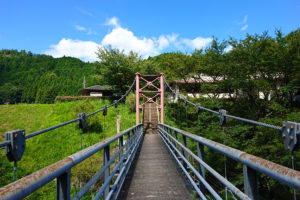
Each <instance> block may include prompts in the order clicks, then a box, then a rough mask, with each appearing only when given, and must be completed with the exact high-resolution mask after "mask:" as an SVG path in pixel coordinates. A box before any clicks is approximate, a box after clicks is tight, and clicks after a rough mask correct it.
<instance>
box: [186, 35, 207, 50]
mask: <svg viewBox="0 0 300 200" xmlns="http://www.w3.org/2000/svg"><path fill="white" fill-rule="evenodd" d="M211 41H212V38H203V37H196V38H195V39H193V40H191V39H182V43H183V44H185V45H186V46H188V47H189V48H191V49H203V48H205V47H206V46H207V45H208V44H209V43H211Z"/></svg>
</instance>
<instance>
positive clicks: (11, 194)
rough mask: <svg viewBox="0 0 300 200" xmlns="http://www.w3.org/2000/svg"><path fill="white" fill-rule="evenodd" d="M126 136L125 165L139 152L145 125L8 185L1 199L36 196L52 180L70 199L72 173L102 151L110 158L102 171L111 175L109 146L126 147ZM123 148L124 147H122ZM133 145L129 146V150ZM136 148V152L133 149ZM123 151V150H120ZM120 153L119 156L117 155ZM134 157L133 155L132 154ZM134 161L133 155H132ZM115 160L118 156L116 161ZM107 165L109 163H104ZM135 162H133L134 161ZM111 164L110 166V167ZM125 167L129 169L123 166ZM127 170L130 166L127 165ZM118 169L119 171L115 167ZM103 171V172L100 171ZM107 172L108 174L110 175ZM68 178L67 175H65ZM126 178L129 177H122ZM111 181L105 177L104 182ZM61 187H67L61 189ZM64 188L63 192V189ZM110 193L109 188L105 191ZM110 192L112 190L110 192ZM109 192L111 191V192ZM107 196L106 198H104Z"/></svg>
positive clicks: (62, 193)
mask: <svg viewBox="0 0 300 200" xmlns="http://www.w3.org/2000/svg"><path fill="white" fill-rule="evenodd" d="M131 132H132V134H133V135H132V136H134V137H131V136H130V133H131ZM126 134H127V137H129V138H127V140H128V142H127V143H126V145H127V151H126V153H125V154H124V155H123V154H122V151H121V154H122V156H123V157H122V158H123V159H121V160H120V161H119V163H121V162H123V160H124V158H125V156H128V154H129V152H130V153H135V152H136V149H137V148H138V147H139V144H140V141H141V139H142V136H143V134H142V124H139V125H136V126H133V127H131V128H129V129H127V130H125V131H123V132H121V133H119V134H117V135H115V136H112V137H110V138H107V139H105V140H103V141H101V142H99V143H97V144H94V145H92V146H90V147H88V148H86V149H83V150H82V151H79V152H77V153H75V154H73V155H70V156H68V157H66V158H64V159H62V160H60V161H58V162H56V163H54V164H52V165H49V166H47V167H45V168H43V169H41V170H39V171H37V172H34V173H32V174H30V175H28V176H26V177H24V178H21V179H19V180H17V181H15V182H13V183H11V184H9V185H6V186H4V187H2V188H0V199H21V198H24V197H26V196H27V195H29V194H31V193H33V192H34V191H35V190H37V189H39V188H40V187H42V186H44V185H45V184H47V183H49V182H50V181H52V180H53V179H55V178H57V195H58V196H59V195H63V196H64V195H66V196H67V197H68V198H69V197H70V170H71V168H72V167H74V166H75V165H77V164H79V163H80V162H82V161H84V160H85V159H87V158H89V157H90V156H92V155H93V154H95V153H96V152H99V151H100V150H102V149H104V153H103V156H104V158H105V156H107V155H108V158H106V159H104V163H103V167H102V168H104V169H102V168H101V170H102V171H104V173H108V174H109V165H110V164H109V163H108V162H109V161H110V160H111V159H110V158H109V151H110V150H109V149H110V144H111V143H113V142H114V141H116V140H117V139H119V141H121V142H122V143H123V136H124V135H126ZM122 145H123V144H122ZM129 145H130V146H129ZM133 147H134V151H132V150H131V149H132V148H133ZM120 148H123V147H120ZM118 153H120V152H117V154H118ZM130 155H131V154H130ZM133 157H134V155H133ZM114 158H116V156H115V157H114ZM105 161H106V162H105ZM131 161H132V160H131ZM107 163H108V164H107ZM119 163H118V165H117V167H120V165H121V164H119ZM123 167H126V165H124V166H123ZM127 167H128V165H127ZM115 168H116V167H115ZM101 170H100V171H101ZM107 170H108V171H107ZM66 174H67V175H66ZM122 175H123V176H124V175H126V174H124V173H123V174H122ZM106 178H108V177H106V176H105V175H104V181H106V180H105V179H106ZM62 183H65V184H64V185H63V186H62ZM61 187H62V188H61ZM105 189H107V188H105ZM108 189H109V188H108ZM108 191H109V190H108ZM105 195H107V194H105Z"/></svg>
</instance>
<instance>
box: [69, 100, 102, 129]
mask: <svg viewBox="0 0 300 200" xmlns="http://www.w3.org/2000/svg"><path fill="white" fill-rule="evenodd" d="M96 110H97V108H95V106H94V105H93V104H92V103H91V101H90V100H84V101H80V102H79V103H78V104H76V105H75V106H74V107H73V108H72V110H71V113H72V117H73V118H77V117H78V114H79V113H85V114H86V115H87V114H90V113H92V112H94V111H96ZM100 116H101V115H99V114H98V115H93V116H90V117H88V118H86V128H85V130H86V131H97V132H101V131H102V126H101V123H100ZM78 128H79V127H78Z"/></svg>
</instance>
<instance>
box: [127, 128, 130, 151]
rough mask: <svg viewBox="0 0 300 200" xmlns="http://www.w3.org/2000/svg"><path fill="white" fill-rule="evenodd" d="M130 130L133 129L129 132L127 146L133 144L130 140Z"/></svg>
mask: <svg viewBox="0 0 300 200" xmlns="http://www.w3.org/2000/svg"><path fill="white" fill-rule="evenodd" d="M130 132H131V131H128V133H127V140H128V142H127V148H128V147H129V146H130V144H131V141H130V139H131V137H130Z"/></svg>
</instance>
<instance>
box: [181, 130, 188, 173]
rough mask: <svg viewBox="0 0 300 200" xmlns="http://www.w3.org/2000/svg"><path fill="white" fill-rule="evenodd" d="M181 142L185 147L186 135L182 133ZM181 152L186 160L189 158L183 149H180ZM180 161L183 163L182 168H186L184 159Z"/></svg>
mask: <svg viewBox="0 0 300 200" xmlns="http://www.w3.org/2000/svg"><path fill="white" fill-rule="evenodd" d="M182 144H183V146H184V147H186V136H185V135H182ZM182 154H183V155H184V157H185V158H186V159H187V160H189V157H188V154H187V152H186V151H185V150H184V149H182ZM182 163H183V166H184V168H187V164H186V163H185V162H184V161H182Z"/></svg>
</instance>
